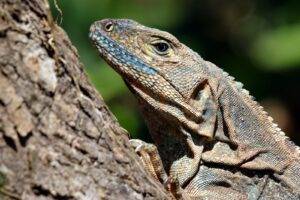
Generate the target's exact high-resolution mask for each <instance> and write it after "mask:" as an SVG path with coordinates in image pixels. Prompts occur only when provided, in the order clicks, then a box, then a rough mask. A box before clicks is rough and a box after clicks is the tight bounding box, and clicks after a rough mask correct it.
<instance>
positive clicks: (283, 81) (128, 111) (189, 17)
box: [50, 0, 300, 144]
mask: <svg viewBox="0 0 300 200" xmlns="http://www.w3.org/2000/svg"><path fill="white" fill-rule="evenodd" d="M50 2H51V4H52V11H53V15H54V17H55V18H56V19H57V22H59V21H60V17H59V13H58V11H57V9H56V8H55V6H54V3H53V0H50ZM57 3H58V6H59V7H60V9H61V10H62V12H63V16H62V19H63V20H62V23H61V26H62V27H63V28H64V29H65V30H66V32H67V33H68V35H69V37H70V39H71V41H72V42H73V44H74V45H75V46H76V48H77V49H78V51H79V55H80V58H81V61H82V62H83V63H84V66H85V69H86V71H87V73H88V75H89V77H90V79H91V81H92V82H93V84H94V85H95V86H96V87H97V89H98V90H99V92H100V93H101V95H102V96H103V98H104V99H105V102H106V103H107V104H108V106H109V108H110V109H111V110H112V112H113V113H114V114H115V115H116V117H117V118H118V120H119V122H120V123H121V125H122V126H123V127H124V128H126V129H127V130H128V131H129V132H130V133H131V135H132V137H134V138H135V137H138V138H142V139H145V140H148V141H149V140H150V139H149V135H148V133H147V128H146V127H145V124H144V122H143V119H142V118H141V115H140V114H139V111H138V109H137V102H136V100H135V99H134V97H133V96H132V95H131V94H130V93H129V91H128V89H127V88H126V86H125V84H124V83H123V82H122V80H121V78H120V77H119V76H118V75H117V74H116V73H115V72H114V71H113V70H112V69H111V68H110V67H109V66H108V65H107V64H105V63H104V62H103V60H101V59H100V58H99V57H98V55H97V51H96V49H95V48H94V47H93V46H92V45H91V43H90V41H89V39H88V30H89V26H90V25H91V24H92V23H93V22H94V21H96V20H99V19H103V18H130V19H134V20H136V21H138V22H140V23H142V24H145V25H147V26H152V27H156V28H159V29H162V30H166V31H168V32H171V33H172V34H174V35H175V36H176V37H177V38H178V39H179V40H181V41H182V42H183V43H185V44H187V45H188V46H189V47H191V48H192V49H193V50H195V51H197V52H198V53H199V54H200V55H201V56H202V57H203V58H205V59H206V60H209V61H211V62H213V63H215V64H217V65H218V66H220V67H222V68H224V69H225V71H227V72H229V73H230V74H231V75H232V76H234V77H235V78H236V79H237V80H239V81H241V82H243V83H244V85H245V88H246V89H248V90H249V91H250V92H251V94H252V95H253V96H255V97H256V99H257V100H258V101H259V102H260V103H261V104H262V105H263V106H264V107H265V109H266V110H267V111H268V112H269V113H270V115H271V116H273V118H274V119H275V122H277V123H279V126H280V127H281V128H282V129H283V130H284V131H285V132H286V133H287V134H288V135H289V136H290V137H292V139H293V140H294V141H295V142H296V143H298V144H300V123H299V122H300V94H299V93H300V2H299V0H282V1H279V0H272V1H271V0H243V1H237V0H230V1H229V0H84V1H83V0H57Z"/></svg>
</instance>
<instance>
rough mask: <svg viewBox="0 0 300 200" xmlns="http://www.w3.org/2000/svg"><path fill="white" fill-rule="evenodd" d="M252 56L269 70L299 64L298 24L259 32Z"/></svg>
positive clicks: (299, 41) (299, 32)
mask: <svg viewBox="0 0 300 200" xmlns="http://www.w3.org/2000/svg"><path fill="white" fill-rule="evenodd" d="M251 50H252V56H253V57H254V59H256V60H257V61H258V62H259V63H260V64H261V65H262V66H264V67H266V68H267V69H270V70H281V69H288V68H292V67H299V65H300V24H297V25H286V26H282V27H279V28H277V29H275V30H271V31H268V32H264V33H261V35H260V36H259V37H258V38H257V40H255V41H254V44H253V47H252V49H251Z"/></svg>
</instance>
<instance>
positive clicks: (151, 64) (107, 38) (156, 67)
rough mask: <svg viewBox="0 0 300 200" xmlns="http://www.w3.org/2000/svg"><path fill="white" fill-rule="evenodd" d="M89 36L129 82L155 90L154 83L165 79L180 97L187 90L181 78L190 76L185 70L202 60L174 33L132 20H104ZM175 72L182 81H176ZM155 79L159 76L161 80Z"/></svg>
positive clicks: (97, 24)
mask: <svg viewBox="0 0 300 200" xmlns="http://www.w3.org/2000/svg"><path fill="white" fill-rule="evenodd" d="M90 38H91V40H92V41H93V42H94V44H95V46H96V47H97V48H98V51H99V53H100V56H101V57H103V58H104V59H105V60H106V62H107V63H108V64H109V65H111V66H112V67H113V68H114V69H115V70H116V71H117V72H118V73H119V74H121V76H122V78H123V79H124V80H125V81H126V82H127V83H128V84H129V85H132V84H140V85H144V86H145V88H147V89H149V88H153V89H155V88H154V87H153V86H154V85H156V84H162V85H163V82H165V84H167V83H168V84H170V87H172V88H173V90H174V91H175V90H176V92H177V93H178V94H177V95H179V96H184V95H185V93H187V92H188V89H187V88H185V87H182V81H184V80H185V79H186V77H187V76H184V73H187V72H188V70H187V68H190V69H192V68H191V66H193V65H196V63H197V62H199V58H200V56H199V55H198V54H196V53H194V52H193V51H192V50H191V49H189V48H188V47H187V46H185V45H184V44H182V43H180V42H179V41H178V39H176V38H175V37H174V36H173V35H171V34H169V33H167V32H165V31H160V30H157V29H154V28H149V27H145V26H143V25H141V24H139V23H137V22H135V21H133V20H127V19H104V20H100V21H97V22H95V23H94V24H93V25H92V26H91V28H90ZM183 68H185V69H183ZM181 72H182V74H180V73H181ZM174 73H175V75H176V74H177V78H178V79H181V81H177V82H176V81H175V79H176V77H175V78H174V77H173V75H174ZM191 73H193V72H191ZM157 76H160V77H159V78H158V77H157ZM154 79H160V81H159V83H158V81H157V80H154ZM162 79H163V80H162ZM197 80H199V76H198V77H197ZM184 85H185V86H186V87H188V85H190V83H189V82H188V81H186V82H185V83H184Z"/></svg>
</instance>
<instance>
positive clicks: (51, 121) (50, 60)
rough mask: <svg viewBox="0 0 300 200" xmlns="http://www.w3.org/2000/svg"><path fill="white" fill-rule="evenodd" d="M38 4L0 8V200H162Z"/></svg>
mask: <svg viewBox="0 0 300 200" xmlns="http://www.w3.org/2000/svg"><path fill="white" fill-rule="evenodd" d="M167 198H169V196H168V194H167V193H166V192H165V191H164V190H163V189H162V187H161V186H160V185H159V184H158V183H157V182H156V181H155V180H153V179H152V178H151V177H150V175H149V174H148V173H146V172H145V171H144V169H143V167H142V164H141V163H140V161H139V158H138V157H137V156H136V155H135V153H134V151H133V150H132V149H131V148H130V146H129V142H128V137H127V135H126V131H124V130H123V129H122V128H121V127H120V125H119V124H118V122H117V121H116V119H115V117H114V116H113V115H112V113H111V112H110V111H109V110H108V108H107V106H106V105H105V104H104V102H103V100H102V98H101V97H100V96H99V94H98V93H97V91H96V90H95V89H94V87H93V86H92V85H91V84H90V82H89V81H88V79H87V76H86V74H85V72H84V70H83V67H82V65H81V63H80V62H79V60H78V55H77V51H76V49H75V48H74V47H73V46H72V44H71V43H70V41H69V39H68V37H67V36H66V34H65V32H64V31H63V30H62V29H61V28H60V27H58V26H57V25H56V24H55V23H54V22H53V20H52V17H51V14H50V11H49V4H48V2H47V1H45V0H1V2H0V199H167Z"/></svg>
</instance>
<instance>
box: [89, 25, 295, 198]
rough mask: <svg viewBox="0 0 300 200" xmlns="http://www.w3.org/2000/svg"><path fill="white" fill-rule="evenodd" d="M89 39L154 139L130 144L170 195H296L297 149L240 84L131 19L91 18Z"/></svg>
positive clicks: (166, 36) (168, 36) (170, 37)
mask: <svg viewBox="0 0 300 200" xmlns="http://www.w3.org/2000/svg"><path fill="white" fill-rule="evenodd" d="M90 38H91V40H92V41H93V42H94V44H95V46H96V47H97V49H98V51H99V53H100V55H101V56H102V57H103V58H104V60H106V62H107V63H108V64H109V65H110V66H111V67H112V68H113V69H114V70H115V71H117V72H118V73H119V74H120V75H121V76H122V78H123V79H124V81H125V83H126V84H127V86H128V87H129V89H130V90H131V91H132V93H133V94H134V95H135V96H136V97H137V99H138V102H139V106H140V109H141V111H142V114H143V117H144V118H145V121H146V123H147V126H148V128H149V132H150V134H151V136H152V138H153V140H154V142H155V145H153V144H147V143H145V142H142V141H140V140H132V145H133V146H134V147H135V148H136V151H137V153H138V154H139V155H140V157H141V159H142V161H143V163H144V164H145V167H146V168H147V169H148V170H149V172H150V173H151V174H152V175H153V176H154V177H155V178H156V179H157V180H159V181H160V182H161V183H162V184H164V186H165V187H166V189H168V190H170V191H171V192H172V194H173V195H174V197H175V198H177V199H182V198H183V199H251V200H252V199H300V159H299V155H300V150H299V147H297V146H296V145H295V144H293V143H292V142H291V141H290V140H289V139H288V138H287V137H286V136H285V134H284V133H283V132H282V131H281V130H280V128H278V126H277V125H276V124H275V123H273V122H272V118H271V117H269V116H268V114H267V113H266V112H265V111H264V110H263V108H262V107H261V106H260V105H259V104H258V103H256V102H255V101H254V99H253V97H251V96H250V95H249V92H248V91H247V90H245V89H243V85H242V84H241V83H240V82H237V81H235V80H234V78H233V77H231V76H230V75H228V73H226V72H224V71H223V70H222V69H221V68H219V67H217V66H216V65H214V64H213V63H210V62H208V61H205V60H204V59H203V58H201V57H200V56H199V55H198V54H197V53H195V52H194V51H192V50H191V49H190V48H188V47H187V46H185V45H184V44H182V43H180V42H179V41H178V39H176V38H175V37H174V36H173V35H171V34H169V33H167V32H164V31H160V30H157V29H153V28H149V27H145V26H143V25H141V24H139V23H137V22H135V21H133V20H127V19H104V20H101V21H97V22H95V23H94V24H93V25H92V26H91V29H90ZM158 154H159V155H158Z"/></svg>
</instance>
